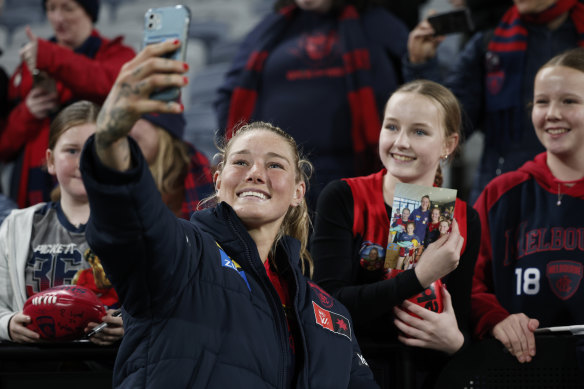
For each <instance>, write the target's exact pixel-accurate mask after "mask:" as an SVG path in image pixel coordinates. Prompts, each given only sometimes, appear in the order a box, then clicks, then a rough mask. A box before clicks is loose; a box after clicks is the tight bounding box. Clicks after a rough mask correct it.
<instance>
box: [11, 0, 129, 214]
mask: <svg viewBox="0 0 584 389" xmlns="http://www.w3.org/2000/svg"><path fill="white" fill-rule="evenodd" d="M42 5H43V7H44V8H45V10H46V13H47V18H48V20H49V23H50V24H51V27H52V28H53V31H54V33H55V35H54V36H53V37H52V38H50V39H49V40H44V39H41V38H38V37H37V36H36V35H34V34H33V33H32V31H31V29H30V28H29V27H27V29H26V33H27V37H28V39H29V43H27V44H26V45H25V46H24V47H23V48H22V49H21V51H20V53H21V57H22V59H23V62H22V63H21V64H20V65H19V66H18V68H17V69H16V71H15V73H14V74H13V75H12V77H11V79H10V84H9V90H8V98H9V99H10V101H11V103H12V104H14V105H15V107H14V109H12V111H11V112H10V115H9V116H8V119H7V122H6V124H5V126H4V127H3V128H2V129H0V160H1V161H3V162H7V161H16V166H15V169H14V172H13V177H12V182H11V185H10V192H11V193H10V197H12V198H13V199H15V200H16V201H17V203H18V206H19V207H21V208H22V207H26V206H29V205H32V204H36V203H39V202H42V201H47V200H49V193H50V191H51V189H52V188H53V187H54V184H55V183H54V181H53V180H52V178H51V177H50V175H49V174H48V173H47V172H46V171H45V170H44V169H43V163H44V156H45V150H46V148H47V142H48V133H49V125H50V121H51V119H52V117H53V116H54V115H55V114H56V113H57V112H58V111H59V109H61V108H63V107H65V106H67V105H69V104H71V103H72V102H74V101H76V100H79V99H86V100H89V101H92V102H95V103H98V104H99V103H102V102H103V100H104V98H105V96H106V95H107V93H108V92H109V90H110V88H111V86H112V84H113V82H114V80H115V78H116V76H117V74H118V72H119V70H120V68H121V66H122V65H123V64H124V63H125V62H126V61H128V60H129V59H131V58H132V57H133V56H134V51H133V50H132V49H131V48H130V47H128V46H124V45H122V38H121V37H118V38H116V39H114V40H108V39H106V38H103V37H102V36H101V35H100V34H99V32H98V31H97V30H96V29H95V28H94V23H95V22H96V21H97V16H98V11H99V1H98V0H83V1H82V0H45V1H42Z"/></svg>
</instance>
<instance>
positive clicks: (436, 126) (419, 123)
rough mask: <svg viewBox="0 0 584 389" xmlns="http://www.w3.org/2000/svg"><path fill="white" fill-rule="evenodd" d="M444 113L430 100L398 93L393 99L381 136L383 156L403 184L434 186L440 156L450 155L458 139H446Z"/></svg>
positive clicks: (455, 137)
mask: <svg viewBox="0 0 584 389" xmlns="http://www.w3.org/2000/svg"><path fill="white" fill-rule="evenodd" d="M443 123H444V120H443V113H442V111H441V109H440V108H439V105H438V104H437V103H435V102H434V101H433V100H431V99H430V98H428V97H426V96H423V95H421V94H418V93H415V92H397V93H394V94H393V96H392V97H391V98H390V99H389V101H388V103H387V106H386V109H385V114H384V119H383V126H382V128H381V134H380V137H379V156H380V158H381V161H382V163H383V165H384V166H385V168H386V169H387V171H388V173H389V174H391V175H392V176H393V177H395V178H396V179H397V180H398V181H400V182H405V183H410V184H418V185H426V186H431V185H432V184H433V183H434V176H435V175H436V170H437V168H438V164H439V162H440V156H442V155H447V154H450V153H451V152H452V151H453V150H454V148H455V147H456V144H457V142H458V137H457V135H456V136H450V137H448V138H446V131H445V128H444V124H443Z"/></svg>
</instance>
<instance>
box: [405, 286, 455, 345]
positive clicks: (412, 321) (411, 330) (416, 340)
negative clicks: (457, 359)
mask: <svg viewBox="0 0 584 389" xmlns="http://www.w3.org/2000/svg"><path fill="white" fill-rule="evenodd" d="M442 295H443V298H444V310H443V311H442V312H441V313H436V312H432V311H430V310H428V309H426V308H422V307H420V306H419V305H416V304H414V303H412V302H410V301H407V300H406V301H404V302H403V304H402V307H403V309H402V308H400V307H394V308H393V311H394V314H395V319H394V324H395V325H396V327H397V328H398V329H399V330H400V331H401V334H400V335H398V339H399V341H400V342H402V343H403V344H405V345H408V346H413V347H422V348H428V349H433V350H438V351H443V352H445V353H447V354H449V355H451V354H454V353H455V352H457V351H458V350H460V348H461V347H462V345H463V344H464V336H463V335H462V332H460V330H459V329H458V323H457V322H456V316H455V315H454V308H453V307H452V298H451V297H450V293H448V290H446V287H445V286H444V285H443V286H442ZM406 310H407V311H409V312H411V313H413V314H416V315H418V316H419V318H418V317H415V316H412V315H410V314H409V313H408V312H407V311H406ZM402 334H403V335H402Z"/></svg>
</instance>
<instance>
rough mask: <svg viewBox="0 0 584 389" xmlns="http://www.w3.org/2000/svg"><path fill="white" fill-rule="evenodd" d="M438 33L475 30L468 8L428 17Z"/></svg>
mask: <svg viewBox="0 0 584 389" xmlns="http://www.w3.org/2000/svg"><path fill="white" fill-rule="evenodd" d="M428 22H429V23H430V24H431V25H432V28H433V29H434V31H435V33H436V35H447V34H455V33H461V32H463V33H468V32H471V31H473V30H474V25H473V22H472V18H471V15H470V12H469V10H468V8H462V9H457V10H454V11H450V12H445V13H441V14H436V15H432V16H429V17H428Z"/></svg>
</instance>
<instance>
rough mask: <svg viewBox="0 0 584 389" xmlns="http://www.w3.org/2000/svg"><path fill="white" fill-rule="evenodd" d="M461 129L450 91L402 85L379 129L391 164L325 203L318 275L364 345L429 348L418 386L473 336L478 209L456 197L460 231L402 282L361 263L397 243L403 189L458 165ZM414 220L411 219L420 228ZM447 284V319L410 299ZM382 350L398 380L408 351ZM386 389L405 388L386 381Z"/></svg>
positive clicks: (330, 189) (380, 362) (377, 366)
mask: <svg viewBox="0 0 584 389" xmlns="http://www.w3.org/2000/svg"><path fill="white" fill-rule="evenodd" d="M460 131H461V113H460V107H459V104H458V101H457V100H456V98H455V97H454V95H453V94H452V93H451V92H450V91H449V90H448V89H446V88H445V87H443V86H441V85H439V84H437V83H434V82H431V81H426V80H418V81H414V82H411V83H408V84H405V85H402V86H401V87H400V88H398V90H397V91H395V92H394V93H393V94H392V95H391V97H390V98H389V100H388V102H387V104H386V107H385V110H384V120H383V125H382V127H381V131H380V133H379V157H380V158H381V161H382V162H383V165H384V166H385V168H384V169H382V170H380V171H379V172H378V173H375V174H372V175H369V176H364V177H355V178H345V179H343V180H339V181H334V182H332V183H330V184H329V185H327V187H326V188H325V190H324V191H323V192H322V194H321V196H320V198H319V200H318V206H317V209H316V220H315V224H314V233H313V236H312V242H311V243H312V246H311V253H312V255H313V257H314V262H315V263H314V269H315V270H314V279H315V281H316V282H318V283H319V285H321V286H322V287H323V288H324V289H325V290H326V291H327V292H329V293H331V294H332V295H333V296H334V297H335V298H338V299H339V301H341V302H342V303H343V304H345V305H346V306H347V308H349V311H350V312H351V315H352V317H353V320H354V322H355V329H356V333H357V335H358V336H359V339H360V340H363V341H365V342H368V343H374V344H375V345H379V344H383V343H384V342H385V343H387V344H395V343H396V342H398V341H399V342H401V343H404V344H406V345H408V346H415V347H419V348H421V349H424V350H420V349H418V351H417V352H416V354H415V355H416V361H415V362H414V363H413V365H414V369H415V371H416V373H417V374H418V375H417V380H418V383H420V384H422V383H424V384H425V385H432V380H433V378H435V377H434V374H436V373H437V372H438V371H439V370H440V368H441V366H442V365H443V364H444V363H445V362H446V361H447V360H448V356H449V355H452V354H454V353H456V352H457V351H459V350H460V349H461V348H462V347H463V345H464V344H467V343H468V342H469V340H470V334H471V328H470V291H471V282H472V273H473V271H474V265H475V261H476V257H477V252H478V247H479V239H480V222H479V219H478V215H477V213H476V211H474V210H473V209H472V208H471V207H470V206H469V205H468V204H466V203H465V202H463V201H461V200H459V199H456V208H455V219H456V220H455V221H454V222H453V228H452V232H451V233H450V234H448V236H446V237H443V238H442V239H438V241H436V242H434V243H433V244H431V245H429V246H428V248H427V249H425V250H424V252H423V253H422V254H421V257H420V259H419V261H418V262H417V263H416V266H415V267H414V268H413V269H409V270H405V271H403V272H400V273H399V274H398V275H397V276H396V277H389V275H390V274H391V273H389V272H388V271H387V270H386V269H371V270H370V269H367V268H365V267H363V265H362V264H361V263H360V259H359V258H360V257H361V254H360V252H363V250H367V248H368V243H369V244H375V245H378V246H380V247H388V243H390V242H388V237H389V232H390V224H389V223H390V219H391V215H392V209H391V204H393V202H394V190H395V186H396V184H397V183H409V184H417V185H424V186H432V185H436V186H441V185H442V174H441V168H440V163H441V161H446V160H452V159H453V158H452V155H453V154H454V153H455V150H456V149H457V147H458V142H459V139H460V136H461V134H460ZM372 188H377V189H376V190H372ZM406 210H407V208H404V209H403V210H402V219H404V220H407V219H408V216H409V212H406ZM410 219H411V218H410ZM411 223H412V221H409V222H405V224H406V225H408V224H409V226H410V229H411V228H412V227H413V226H412V224H411ZM438 279H442V280H443V282H444V283H445V284H447V285H448V289H446V288H444V289H443V291H444V307H445V309H444V311H443V312H442V313H436V312H431V311H429V310H427V309H424V308H422V307H420V306H418V305H416V304H414V303H412V302H411V301H407V299H409V298H411V297H413V296H416V295H417V294H418V293H420V292H423V291H424V290H425V289H426V288H428V287H429V286H430V285H431V284H432V282H434V281H436V280H438ZM428 291H429V290H428ZM451 296H452V298H451ZM406 311H410V312H413V313H415V314H416V315H418V316H419V317H421V318H422V319H423V320H419V319H416V318H414V317H413V316H410V315H409V314H408V313H407V312H406ZM393 324H395V325H393ZM398 330H399V332H400V333H401V334H399V335H398ZM431 350H436V351H431ZM364 351H366V350H364ZM392 351H393V350H392ZM375 354H376V357H369V358H368V361H369V363H370V364H371V366H372V368H373V371H374V373H378V374H376V377H377V378H378V379H382V377H388V376H389V377H390V378H393V377H392V375H393V373H392V372H391V371H387V370H388V369H390V367H391V366H397V365H396V364H397V363H399V361H398V360H397V358H398V353H395V354H394V353H392V352H391V351H388V353H387V355H385V356H384V357H380V356H379V353H375ZM365 356H366V357H367V355H365ZM418 358H419V359H418ZM384 387H387V388H393V387H396V386H395V383H394V384H392V383H390V382H386V383H385V385H384ZM428 387H430V386H428Z"/></svg>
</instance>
